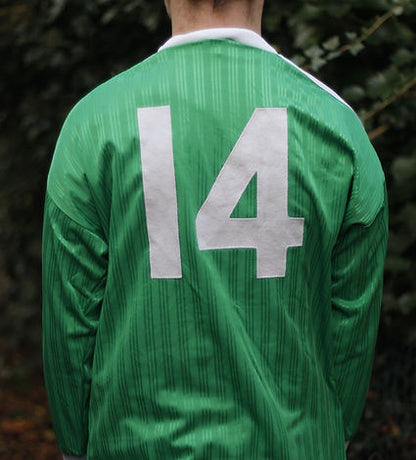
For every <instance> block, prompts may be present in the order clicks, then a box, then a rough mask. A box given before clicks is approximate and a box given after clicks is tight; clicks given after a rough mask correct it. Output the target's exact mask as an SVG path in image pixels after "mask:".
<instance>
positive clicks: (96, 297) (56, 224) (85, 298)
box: [42, 194, 107, 457]
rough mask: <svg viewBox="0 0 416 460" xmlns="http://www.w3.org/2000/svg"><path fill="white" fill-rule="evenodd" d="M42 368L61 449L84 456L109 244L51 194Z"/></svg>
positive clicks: (47, 210)
mask: <svg viewBox="0 0 416 460" xmlns="http://www.w3.org/2000/svg"><path fill="white" fill-rule="evenodd" d="M42 257H43V269H42V270H43V274H42V280H43V281H42V283H43V363H44V377H45V384H46V389H47V393H48V399H49V405H50V410H51V415H52V420H53V424H54V429H55V433H56V438H57V442H58V445H59V446H60V448H61V450H62V451H63V452H65V453H66V454H67V455H73V456H80V457H81V456H83V455H85V454H86V449H87V442H88V406H89V395H90V385H91V368H92V361H93V356H94V347H95V337H96V331H97V324H98V320H99V316H100V309H101V304H102V301H103V296H104V291H105V284H106V273H107V243H106V241H105V240H104V239H103V238H102V237H101V236H100V235H98V234H97V233H94V232H93V231H92V230H91V229H88V228H86V227H84V226H82V225H80V224H79V223H77V222H75V221H74V220H73V219H71V218H70V217H69V216H68V215H67V214H66V213H64V212H63V211H62V210H61V209H60V208H59V207H58V206H57V205H56V204H55V202H54V201H53V199H52V198H51V197H50V196H49V194H47V196H46V202H45V211H44V227H43V248H42Z"/></svg>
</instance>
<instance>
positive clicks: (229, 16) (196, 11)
mask: <svg viewBox="0 0 416 460" xmlns="http://www.w3.org/2000/svg"><path fill="white" fill-rule="evenodd" d="M174 5H179V3H176V4H174ZM171 20H172V35H180V34H186V33H188V32H194V31H197V30H202V29H211V28H218V27H237V28H242V29H249V30H253V31H254V32H256V33H258V34H259V35H260V34H261V8H254V7H252V6H250V4H247V5H245V6H243V5H242V4H241V3H240V2H236V3H234V2H230V3H229V4H227V5H225V6H224V7H220V8H217V9H213V8H212V5H210V4H209V2H201V3H200V4H197V5H196V6H195V7H194V8H191V9H189V8H188V9H186V10H184V9H179V8H177V9H176V8H175V7H174V6H173V8H172V11H171Z"/></svg>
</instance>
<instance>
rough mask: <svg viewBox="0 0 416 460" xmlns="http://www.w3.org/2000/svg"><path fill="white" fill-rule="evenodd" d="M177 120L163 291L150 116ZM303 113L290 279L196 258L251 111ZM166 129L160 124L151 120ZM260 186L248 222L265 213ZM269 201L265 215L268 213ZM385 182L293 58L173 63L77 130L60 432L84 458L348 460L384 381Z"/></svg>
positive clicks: (63, 234)
mask: <svg viewBox="0 0 416 460" xmlns="http://www.w3.org/2000/svg"><path fill="white" fill-rule="evenodd" d="M154 106H170V110H171V120H172V142H173V150H174V162H175V179H176V192H177V201H178V222H179V238H180V248H181V261H182V271H183V276H182V278H181V279H151V278H150V265H149V264H150V262H149V240H148V233H147V229H146V212H145V204H144V196H143V194H144V191H143V183H142V176H141V163H140V142H139V133H138V128H137V116H136V113H137V108H139V107H154ZM259 107H260V108H261V107H285V108H287V114H288V152H289V163H288V164H289V166H288V168H289V171H288V194H289V195H288V214H289V216H291V217H302V218H304V219H305V221H304V235H303V244H302V246H301V247H293V248H289V250H288V253H287V267H286V276H285V277H284V278H283V277H281V278H265V279H258V278H257V277H256V250H255V249H222V250H208V251H200V250H199V248H198V244H197V235H196V230H195V219H196V215H197V213H198V211H199V209H200V208H201V206H202V204H203V202H204V200H205V199H206V197H207V195H208V193H209V191H210V189H211V187H212V184H213V183H214V181H215V179H216V177H217V176H218V173H219V171H220V169H221V167H222V165H223V164H224V162H225V161H226V159H227V157H228V156H229V154H230V152H231V150H232V148H233V147H234V145H235V143H236V141H237V139H238V138H239V136H240V134H241V132H242V131H243V129H244V127H245V126H246V124H247V122H248V120H249V119H250V116H251V115H252V113H253V111H254V109H255V108H259ZM155 129H156V130H157V126H155ZM256 194H257V192H256V184H255V183H254V184H250V189H249V190H248V191H247V194H246V195H245V196H244V197H242V200H241V201H240V202H239V204H238V209H237V208H236V210H235V212H236V214H235V215H233V216H232V217H235V216H237V215H238V216H242V217H245V216H247V215H248V216H250V215H252V213H253V209H255V207H256V203H255V199H256ZM253 200H254V201H253ZM386 235H387V204H386V195H385V185H384V176H383V172H382V169H381V167H380V163H379V161H378V158H377V156H376V154H375V152H374V150H373V148H372V146H371V144H370V142H369V140H368V138H367V136H366V134H365V132H364V130H363V128H362V126H361V123H360V121H359V120H358V118H357V116H356V115H355V114H354V113H353V111H352V110H351V109H350V108H349V107H348V106H346V105H345V104H343V103H342V102H340V101H339V100H337V99H336V98H334V97H333V96H332V95H330V94H328V93H327V92H326V91H325V90H324V89H322V88H320V87H319V86H317V85H316V84H315V83H313V82H312V81H311V80H310V79H309V78H308V77H307V76H305V75H304V74H303V73H301V72H300V71H299V70H298V69H296V68H295V67H294V66H292V65H290V64H289V63H288V62H286V61H285V60H283V59H282V58H281V57H279V56H276V55H273V54H271V53H268V52H265V51H262V50H259V49H256V48H251V47H248V46H245V45H242V44H239V43H236V42H232V41H229V40H207V41H201V42H196V43H190V44H186V45H181V46H176V47H174V48H170V49H166V50H164V51H161V52H159V53H157V54H156V55H154V56H152V57H150V58H149V59H148V60H146V61H144V62H143V63H141V64H138V65H137V66H135V67H133V68H131V69H130V70H128V71H126V72H124V73H122V74H120V75H119V76H117V77H115V78H113V79H111V80H110V81H109V82H107V83H105V84H103V85H101V86H100V87H98V88H97V89H96V90H94V91H93V92H92V93H90V94H89V95H88V96H86V97H85V98H84V99H83V100H81V101H80V103H79V104H77V106H76V107H75V108H74V109H73V110H72V112H71V113H70V115H69V116H68V118H67V121H66V123H65V125H64V127H63V129H62V132H61V135H60V137H59V140H58V143H57V147H56V151H55V155H54V158H53V162H52V166H51V170H50V175H49V178H48V189H47V199H46V205H45V224H44V245H43V257H44V266H43V280H44V281H43V283H44V306H43V334H44V368H45V381H46V386H47V390H48V396H49V401H50V407H51V412H52V416H53V422H54V427H55V432H56V435H57V439H58V443H59V445H60V448H61V449H62V450H63V451H64V452H65V453H67V454H72V455H78V456H81V455H84V454H87V458H88V459H100V460H103V459H105V460H110V459H117V460H120V459H123V460H128V459H138V458H149V459H211V458H212V459H217V460H222V459H253V460H254V459H255V460H261V459H293V460H299V459H302V460H305V459H314V460H316V459H320V460H325V459H328V460H337V459H345V448H344V442H345V440H346V439H349V438H350V437H351V436H352V435H353V434H354V432H355V431H356V429H357V425H358V423H359V419H360V416H361V413H362V409H363V405H364V401H365V396H366V391H367V388H368V382H369V377H370V373H371V364H372V358H373V351H374V345H375V340H376V335H377V328H378V319H379V311H380V303H381V285H382V274H383V264H384V257H385V248H386Z"/></svg>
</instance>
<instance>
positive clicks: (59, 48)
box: [0, 0, 416, 460]
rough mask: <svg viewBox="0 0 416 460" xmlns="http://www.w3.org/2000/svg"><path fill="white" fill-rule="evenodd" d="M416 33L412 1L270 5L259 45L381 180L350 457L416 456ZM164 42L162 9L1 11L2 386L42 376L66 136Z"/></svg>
mask: <svg viewBox="0 0 416 460" xmlns="http://www.w3.org/2000/svg"><path fill="white" fill-rule="evenodd" d="M415 31H416V3H415V2H414V1H413V0H360V1H358V0H345V1H343V2H333V1H330V0H302V1H300V2H293V1H289V0H282V1H279V2H273V1H271V0H270V1H269V2H267V1H266V11H265V16H264V35H265V36H266V38H267V39H268V40H269V41H270V42H271V43H272V44H275V45H276V48H278V50H279V51H280V52H282V54H284V55H286V56H287V57H289V58H292V59H294V60H295V62H297V63H298V64H299V65H301V66H302V67H303V68H305V69H307V70H309V71H310V72H312V73H314V74H316V75H317V76H318V78H320V79H321V80H323V81H324V82H326V83H327V84H329V85H330V86H331V87H333V88H334V89H335V90H336V91H337V92H339V93H340V94H341V95H342V96H343V97H344V98H345V99H346V100H347V101H348V102H349V103H350V104H351V105H352V106H353V107H354V108H355V109H356V111H357V112H358V113H359V115H360V116H361V118H362V120H363V122H364V124H365V126H366V128H367V130H368V133H369V135H370V138H371V139H372V140H373V143H374V145H375V147H376V150H377V151H378V153H379V156H380V159H381V161H382V164H383V167H384V170H385V172H386V177H387V184H388V191H389V200H390V242H389V250H388V259H387V264H386V270H385V294H384V300H383V314H382V321H381V334H380V339H379V344H378V351H377V357H376V362H375V370H374V377H373V381H372V386H371V391H370V393H369V398H368V403H367V407H366V411H365V414H364V417H363V421H362V425H361V428H360V431H359V433H358V435H357V438H356V441H355V444H353V445H352V446H351V448H350V458H354V459H370V458H371V459H373V460H375V459H384V460H386V459H413V458H416V427H415V420H416V400H415V392H414V382H415V381H416V371H415V368H416V328H415V326H416V308H415V307H416V284H415V283H414V273H415V271H416V231H415V230H414V229H415V227H416V180H415V179H416V133H415V129H414V128H415V124H414V123H415V113H416V97H415V94H416V93H415V88H416V46H415V36H416V32H415ZM168 36H169V24H168V20H167V17H166V15H165V13H164V9H163V5H162V2H154V1H151V0H124V1H121V2H113V1H110V0H95V1H93V2H83V1H81V0H71V1H68V0H13V1H2V2H0V53H1V57H2V70H1V72H2V78H1V80H0V95H1V102H2V103H1V106H0V183H1V184H2V186H1V189H0V254H1V257H0V314H1V318H2V320H1V322H0V382H9V383H10V382H15V381H21V380H22V379H24V378H27V376H29V375H31V374H33V373H39V372H40V371H39V369H40V345H41V344H40V328H41V326H40V322H41V315H40V309H41V307H40V305H41V295H40V268H41V264H40V249H41V221H42V206H43V197H44V190H45V183H46V176H47V171H48V167H49V163H50V160H51V157H52V153H53V148H54V144H55V142H56V138H57V135H58V132H59V129H60V126H61V125H62V122H63V120H64V118H65V116H66V114H67V113H68V111H69V110H70V108H71V107H72V106H73V105H74V104H75V102H76V101H77V100H78V99H79V98H80V97H81V96H83V95H84V94H86V93H87V92H88V91H89V90H90V89H92V88H93V87H94V86H96V85H97V84H99V83H101V82H102V81H104V80H106V79H108V78H109V77H111V76H112V75H114V74H116V73H118V72H120V71H121V70H123V69H126V68H128V67H129V66H131V65H133V64H135V63H136V62H138V61H140V60H142V59H144V58H145V57H146V56H148V55H150V54H151V53H153V52H154V51H155V50H156V49H157V47H158V46H159V45H160V44H161V43H163V41H164V40H166V39H167V38H168Z"/></svg>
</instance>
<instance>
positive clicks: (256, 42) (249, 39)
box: [158, 27, 349, 107]
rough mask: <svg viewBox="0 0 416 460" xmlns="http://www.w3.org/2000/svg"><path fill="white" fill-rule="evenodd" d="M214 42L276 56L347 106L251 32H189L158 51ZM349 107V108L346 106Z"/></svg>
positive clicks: (173, 39) (233, 28)
mask: <svg viewBox="0 0 416 460" xmlns="http://www.w3.org/2000/svg"><path fill="white" fill-rule="evenodd" d="M213 39H214V40H215V39H217V40H218V39H229V40H234V41H236V42H240V43H243V44H245V45H248V46H252V47H254V48H259V49H261V50H264V51H268V52H270V53H273V54H276V55H278V56H280V57H281V58H282V59H284V60H285V61H286V62H288V63H289V64H290V65H292V66H293V67H295V68H297V69H298V70H299V71H300V72H302V73H303V74H304V75H306V76H307V77H308V78H309V79H310V80H312V81H313V82H314V83H315V84H316V85H318V86H320V87H321V88H322V89H324V90H325V91H327V92H328V93H330V94H331V95H332V96H334V97H335V98H336V99H338V100H339V101H341V102H342V103H343V104H345V105H347V106H348V104H347V103H346V102H345V101H344V100H343V99H342V98H341V97H340V96H338V94H337V93H335V92H334V91H333V90H332V89H331V88H328V86H326V85H325V84H324V83H322V82H321V81H319V80H318V79H317V78H315V77H314V76H313V75H311V74H309V73H308V72H305V71H304V70H303V69H301V68H299V67H298V66H296V65H295V64H294V63H293V62H292V61H290V60H289V59H287V58H285V57H284V56H282V55H281V54H279V53H278V52H277V51H276V50H275V49H274V48H273V47H272V46H270V45H269V44H268V43H267V42H266V40H264V38H262V37H261V36H260V35H259V34H257V33H256V32H254V31H253V30H249V29H239V28H237V27H220V28H214V29H202V30H197V31H195V32H189V33H187V34H182V35H174V36H173V37H172V38H170V39H169V40H168V41H167V42H166V43H165V44H164V45H162V46H161V47H160V48H159V50H158V51H162V50H164V49H166V48H171V47H172V46H176V45H182V44H183V43H190V42H196V41H200V40H213ZM348 107H349V106H348Z"/></svg>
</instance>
